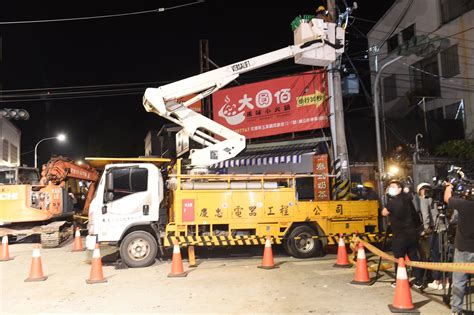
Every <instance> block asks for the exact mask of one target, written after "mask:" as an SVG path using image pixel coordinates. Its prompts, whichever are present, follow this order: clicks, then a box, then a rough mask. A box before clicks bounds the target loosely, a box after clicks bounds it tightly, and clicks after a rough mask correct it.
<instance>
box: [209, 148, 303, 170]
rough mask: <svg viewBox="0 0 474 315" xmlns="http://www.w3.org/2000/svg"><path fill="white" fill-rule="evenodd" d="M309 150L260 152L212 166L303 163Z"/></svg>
mask: <svg viewBox="0 0 474 315" xmlns="http://www.w3.org/2000/svg"><path fill="white" fill-rule="evenodd" d="M305 153H306V154H307V151H299V152H289V153H287V154H281V153H280V154H278V155H272V154H259V155H251V156H244V157H237V158H234V159H231V160H227V161H223V162H220V163H217V164H214V165H212V166H211V167H212V168H229V167H239V166H254V165H273V164H296V163H301V157H302V155H303V154H305Z"/></svg>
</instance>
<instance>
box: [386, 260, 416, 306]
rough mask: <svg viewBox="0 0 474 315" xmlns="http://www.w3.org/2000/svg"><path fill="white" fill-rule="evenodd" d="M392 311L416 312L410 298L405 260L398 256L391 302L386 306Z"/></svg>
mask: <svg viewBox="0 0 474 315" xmlns="http://www.w3.org/2000/svg"><path fill="white" fill-rule="evenodd" d="M388 308H389V309H390V311H391V312H392V313H418V310H417V309H416V308H415V306H414V305H413V302H412V300H411V292H410V283H409V282H408V275H407V269H406V267H405V260H404V259H403V258H398V269H397V286H396V288H395V297H394V298H393V304H390V305H389V306H388Z"/></svg>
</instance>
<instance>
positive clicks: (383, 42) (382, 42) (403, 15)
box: [376, 0, 414, 48]
mask: <svg viewBox="0 0 474 315" xmlns="http://www.w3.org/2000/svg"><path fill="white" fill-rule="evenodd" d="M413 1H414V0H410V2H409V3H408V4H407V6H406V7H405V9H404V10H403V12H402V14H400V16H399V17H398V21H397V22H396V23H395V25H394V26H393V28H392V30H391V31H390V32H389V33H390V34H388V35H387V36H385V38H384V39H382V40H380V41H379V42H378V44H377V45H376V46H377V47H379V48H381V47H382V46H383V45H384V44H385V43H386V42H387V39H389V38H390V37H391V36H392V35H393V33H394V32H395V31H396V30H397V28H398V26H399V25H400V23H402V21H403V19H404V18H405V16H406V15H407V13H408V10H410V8H411V6H412V5H413Z"/></svg>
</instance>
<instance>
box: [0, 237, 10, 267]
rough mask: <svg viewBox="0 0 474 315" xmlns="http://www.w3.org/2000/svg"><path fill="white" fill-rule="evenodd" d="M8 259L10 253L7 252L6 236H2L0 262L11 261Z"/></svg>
mask: <svg viewBox="0 0 474 315" xmlns="http://www.w3.org/2000/svg"><path fill="white" fill-rule="evenodd" d="M12 259H13V258H12V257H10V252H9V251H8V236H6V235H4V236H3V237H2V245H1V249H0V261H7V260H12Z"/></svg>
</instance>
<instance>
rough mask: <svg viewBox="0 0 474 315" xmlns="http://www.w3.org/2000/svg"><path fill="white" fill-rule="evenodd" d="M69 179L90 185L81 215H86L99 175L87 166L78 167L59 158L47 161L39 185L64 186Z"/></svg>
mask: <svg viewBox="0 0 474 315" xmlns="http://www.w3.org/2000/svg"><path fill="white" fill-rule="evenodd" d="M69 178H74V179H78V180H83V181H87V182H89V183H90V185H89V187H88V191H87V196H86V199H85V203H84V209H83V214H85V215H87V214H88V211H89V206H90V203H91V201H92V198H93V196H94V193H95V189H96V185H97V182H98V181H99V173H98V172H97V171H96V169H95V168H93V167H91V166H89V165H87V164H83V165H78V164H76V163H75V162H74V161H72V160H70V159H67V158H64V157H61V156H60V157H55V158H52V159H51V160H49V162H48V163H47V164H45V165H44V167H43V170H42V172H41V183H43V184H47V183H49V182H51V183H52V184H54V185H59V186H64V185H65V182H66V181H67V179H69Z"/></svg>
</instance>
